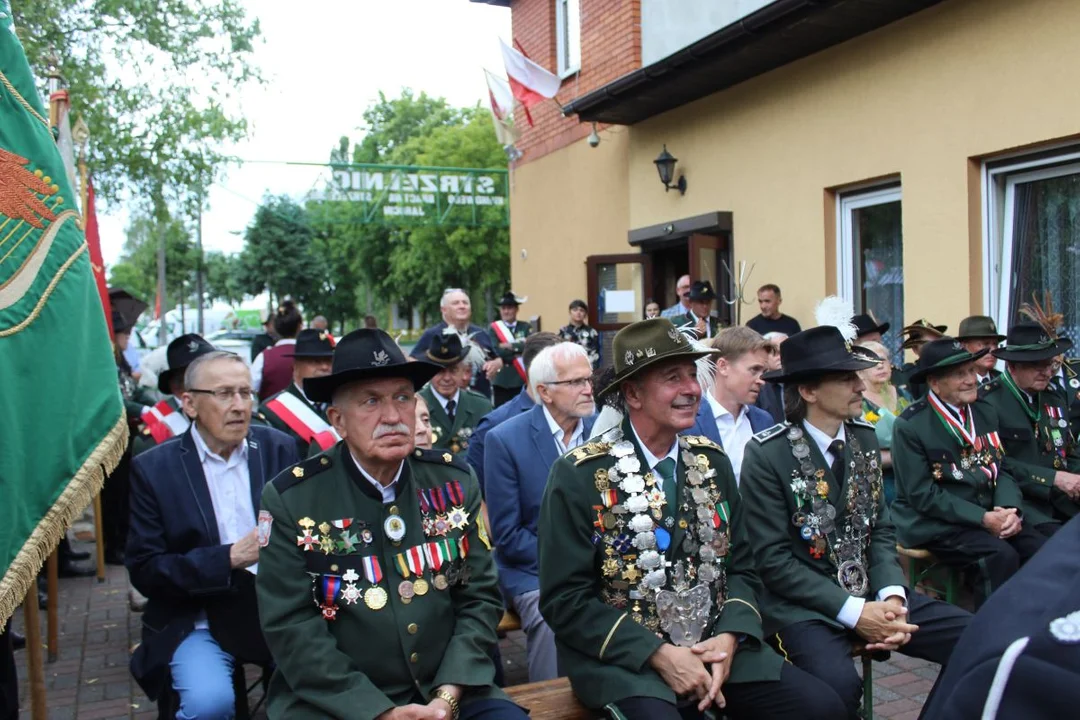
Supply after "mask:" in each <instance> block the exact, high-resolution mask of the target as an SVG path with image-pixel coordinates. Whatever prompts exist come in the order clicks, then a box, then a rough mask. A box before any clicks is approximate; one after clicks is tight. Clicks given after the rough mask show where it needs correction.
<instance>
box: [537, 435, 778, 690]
mask: <svg viewBox="0 0 1080 720" xmlns="http://www.w3.org/2000/svg"><path fill="white" fill-rule="evenodd" d="M623 433H624V437H626V438H627V439H630V441H631V442H633V437H634V435H633V432H632V431H631V429H630V424H629V420H627V421H626V422H624V424H623ZM685 439H686V441H687V442H688V446H689V452H690V453H691V454H692V455H696V456H698V457H703V458H704V459H705V460H706V461H707V462H708V463H709V465H710V466H711V467H712V468H714V469H715V470H716V476H715V478H714V480H713V482H714V483H715V488H716V490H717V491H719V494H720V498H721V500H722V501H723V502H726V503H727V505H726V507H728V508H730V515H729V518H730V522H728V524H727V525H726V530H725V529H724V526H721V530H720V531H718V532H726V533H727V537H728V549H727V554H726V556H724V557H723V558H722V561H723V563H724V566H725V568H726V572H727V597H726V598H717V597H716V585H717V584H716V583H714V584H713V587H712V601H713V604H712V614H711V617H712V618H713V619H714V620H713V623H712V625H711V627H706V629H705V632H704V634H703V635H702V639H705V638H708V637H713V636H716V635H719V634H721V633H735V634H737V635H740V636H744V640H743V641H742V643H741V644H740V645H739V649H738V654H737V655H736V657H735V660H734V663H733V665H732V670H731V676H730V677H729V679H728V682H729V683H742V682H756V681H765V680H776V679H778V678H779V676H780V667H781V665H782V663H783V660H782V659H781V658H780V656H779V655H777V654H776V653H775V652H774V651H773V650H772V649H771V648H770V647H769V646H768V645H765V644H764V643H763V642H762V637H763V636H762V630H761V615H760V613H759V611H758V599H757V595H758V592H759V591H760V589H761V581H760V580H759V579H758V577H757V575H756V574H755V573H754V561H753V554H752V551H751V549H750V542H749V539H748V537H747V534H746V516H745V514H744V510H743V504H742V501H741V499H740V497H739V492H738V489H737V487H736V485H735V475H734V473H733V472H732V469H731V462H730V461H729V460H728V459H727V456H726V455H724V453H723V451H722V450H721V449H720V447H719V446H717V445H715V444H713V443H712V442H711V441H709V440H708V439H707V438H704V437H689V436H688V437H686V438H685ZM634 446H635V452H636V456H637V458H638V460H639V461H640V463H641V467H642V473H645V472H646V471H647V468H648V466H647V465H646V463H645V458H644V455H642V453H641V449H640V448H638V447H637V445H636V443H635V444H634ZM610 448H611V445H609V444H607V443H604V442H590V443H588V444H587V445H583V446H581V447H579V448H577V449H575V450H572V451H570V452H569V453H567V454H566V455H564V456H563V457H561V458H560V459H558V460H557V461H555V464H554V465H553V466H552V468H551V474H550V475H549V476H548V484H547V489H546V491H545V493H544V500H543V503H542V504H541V507H540V522H539V528H538V533H537V535H538V552H539V566H540V611H541V613H543V615H544V619H545V620H546V621H547V623H548V625H549V626H550V627H551V629H552V630H553V631H554V632H555V644H556V646H557V648H558V652H559V667H560V669H561V670H562V671H563V672H565V673H566V674H567V675H568V676H569V678H570V682H571V684H572V685H573V688H574V692H575V694H576V695H577V697H578V698H579V699H580V700H581V702H583V703H584V704H585V705H587V706H589V707H592V708H599V707H602V706H604V705H606V704H608V703H611V702H615V701H617V700H620V699H623V698H627V697H632V696H645V697H655V698H660V699H663V700H666V701H668V702H674V701H675V693H674V692H673V691H672V690H671V688H670V687H668V685H667V684H666V683H665V682H664V681H663V679H662V678H661V677H660V675H659V674H657V673H656V671H655V670H653V669H652V668H651V667H650V666H649V664H648V659H649V657H650V656H651V655H652V654H653V653H654V652H655V651H656V650H657V648H659V647H660V645H661V644H662V643H663V642H665V641H666V638H665V637H664V636H662V635H660V634H659V633H660V630H659V622H658V619H657V616H656V614H655V605H654V604H653V603H651V602H647V601H645V600H641V601H640V602H638V601H635V600H633V599H628V595H629V592H630V591H632V590H634V589H635V587H636V586H637V579H638V578H634V577H633V575H632V574H631V575H630V576H629V578H628V576H627V571H628V570H629V571H630V572H631V573H634V572H635V571H636V566H635V562H636V559H637V556H638V550H637V549H636V548H634V547H633V546H630V544H629V542H627V543H626V544H625V546H623V547H622V548H621V550H620V549H617V547H616V546H617V545H618V541H617V536H618V535H619V534H621V533H623V532H625V531H623V530H620V529H618V528H610V527H606V526H605V527H604V530H603V531H601V530H598V529H597V528H596V526H595V524H594V523H596V522H598V509H600V510H601V511H602V509H603V503H604V500H602V498H601V493H600V492H598V483H601V480H600V479H601V478H606V477H607V475H606V473H607V470H608V468H610V467H612V466H613V465H615V458H614V457H612V456H611V455H609V454H608V451H609V450H610ZM686 470H687V469H686V467H685V463H684V462H683V461H682V460H680V461H679V463H678V470H677V481H678V491H677V492H678V496H679V497H682V496H683V487H684V486H685V484H686V482H687V479H686ZM601 485H602V483H601ZM611 489H613V490H616V492H617V499H616V500H615V503H614V504H613V506H612V507H615V506H621V504H622V503H623V502H625V501H626V494H625V493H623V492H622V490H619V489H617V488H615V486H611ZM693 512H694V509H693V508H691V509H689V510H682V511H680V513H679V515H678V518H679V519H690V521H693V517H692V513H693ZM626 517H630V515H629V514H628V515H626ZM671 534H672V538H671V544H670V546H669V549H668V551H667V553H666V555H665V557H666V558H667V560H669V561H670V562H671V563H675V562H678V561H679V560H685V559H686V557H687V555H686V553H685V552H684V550H683V547H682V543H683V539H684V535H685V534H686V533H685V531H684V530H682V529H680V526H679V524H676V525H675V526H674V527H673V528H672V531H671ZM609 551H610V552H609ZM639 577H640V576H639ZM628 580H629V582H628ZM670 586H671V571H670V570H669V571H668V584H667V585H666V586H665V587H666V588H668V589H670ZM718 606H719V607H718ZM718 612H719V615H718V614H717V613H718Z"/></svg>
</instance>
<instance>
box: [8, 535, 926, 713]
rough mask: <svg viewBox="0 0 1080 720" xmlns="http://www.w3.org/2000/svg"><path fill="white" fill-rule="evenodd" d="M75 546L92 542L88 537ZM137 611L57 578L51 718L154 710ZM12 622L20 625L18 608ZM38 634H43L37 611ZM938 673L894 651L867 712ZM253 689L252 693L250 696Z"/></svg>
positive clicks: (112, 594)
mask: <svg viewBox="0 0 1080 720" xmlns="http://www.w3.org/2000/svg"><path fill="white" fill-rule="evenodd" d="M76 546H77V547H78V548H79V549H86V550H91V551H92V550H93V546H92V545H89V544H83V543H76ZM139 618H140V616H139V615H138V614H135V613H132V612H130V611H129V610H128V604H127V574H126V572H125V571H124V569H123V568H120V567H111V566H110V567H108V574H107V577H106V582H104V583H101V584H99V583H98V582H97V580H96V579H95V578H78V579H70V580H61V581H60V605H59V619H60V637H59V646H60V654H59V658H58V659H57V661H56V662H55V663H49V664H46V665H45V683H46V688H47V694H48V711H49V712H48V717H49V719H50V720H105V719H107V718H128V719H130V718H140V719H142V718H156V717H157V710H156V707H155V705H154V703H151V702H150V700H149V699H148V698H147V697H146V696H145V695H144V694H143V693H142V691H141V690H140V689H139V687H138V685H136V684H135V681H134V680H132V679H131V675H130V674H129V673H128V656H129V654H130V652H131V649H132V647H134V646H135V644H136V643H137V642H138V640H139V622H140V620H139ZM14 625H15V627H16V628H17V629H19V630H22V629H23V618H22V611H21V610H20V611H19V612H18V613H17V615H16V617H15V621H14ZM41 637H42V640H43V641H44V639H45V637H46V635H45V612H44V611H42V612H41ZM43 654H44V653H43ZM502 655H503V665H504V670H505V673H506V681H507V684H517V683H522V682H526V681H527V673H526V668H525V638H524V636H523V635H522V634H521V633H520V632H515V633H510V635H508V636H507V638H506V639H504V640H503V641H502ZM16 660H17V661H18V663H19V680H20V698H21V699H22V708H23V710H22V713H21V717H22V718H29V717H30V711H29V706H30V695H29V689H28V687H27V671H26V652H25V651H20V652H18V653H16ZM937 673H938V667H937V666H936V665H934V664H932V663H927V662H923V661H921V660H912V659H910V658H906V657H903V656H899V655H894V656H893V658H892V659H891V660H889V661H888V662H884V663H875V664H874V717H875V718H876V719H877V720H915V718H916V717H917V716H918V712H919V709H920V708H921V707H922V704H923V702H924V701H925V700H926V695H927V693H928V692H930V687H931V685H933V682H934V679H935V678H936V677H937ZM260 694H261V691H256V692H255V693H253V694H252V702H253V703H254V702H255V700H256V699H257V698H258V697H259V695H260ZM536 720H543V719H542V718H537V719H536Z"/></svg>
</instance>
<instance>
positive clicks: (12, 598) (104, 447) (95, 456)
mask: <svg viewBox="0 0 1080 720" xmlns="http://www.w3.org/2000/svg"><path fill="white" fill-rule="evenodd" d="M127 443H128V424H127V415H126V413H125V412H124V411H123V410H122V409H121V412H120V419H119V420H118V421H117V422H116V424H115V425H113V427H112V429H111V430H109V433H108V434H107V435H106V436H105V438H104V439H103V440H102V441H101V443H100V444H99V445H98V446H97V447H96V448H94V450H93V452H91V453H90V455H89V457H87V458H86V462H84V463H83V465H82V467H81V468H79V471H78V472H76V473H75V476H74V477H73V478H71V481H70V482H69V483H68V484H67V487H66V488H64V492H62V493H61V494H60V497H59V498H57V499H56V502H55V503H53V506H52V507H51V508H49V511H48V512H47V513H45V517H43V518H42V519H41V521H40V522H38V524H37V527H36V528H34V531H33V532H32V533H30V537H29V538H27V540H26V542H25V543H24V544H23V546H22V549H21V550H19V554H18V555H16V556H15V559H14V560H12V561H11V566H10V567H8V569H7V570H6V571H5V572H4V577H3V579H2V580H0V625H3V623H5V622H7V619H8V618H9V617H11V615H12V613H14V612H15V608H17V607H19V606H20V605H22V603H23V601H24V600H25V599H26V594H27V593H28V592H30V588H31V587H33V584H34V583H35V582H36V581H37V574H38V571H39V570H41V566H42V565H43V564H44V563H45V560H46V559H47V558H48V557H49V555H50V554H51V553H52V551H53V550H54V549H55V548H56V546H57V545H58V544H59V543H60V539H61V538H62V537H63V536H64V533H65V532H67V529H68V526H70V525H71V523H72V522H74V520H75V518H76V517H78V516H79V515H80V514H81V513H82V512H83V511H84V510H86V508H87V506H88V505H89V504H90V502H91V501H92V500H93V499H94V496H95V495H97V494H98V493H99V492H100V491H101V486H102V485H103V484H104V483H105V477H106V476H107V475H109V474H110V473H111V472H112V471H113V470H115V469H116V466H117V465H118V464H119V463H120V459H121V458H122V457H123V455H124V451H125V450H126V449H127Z"/></svg>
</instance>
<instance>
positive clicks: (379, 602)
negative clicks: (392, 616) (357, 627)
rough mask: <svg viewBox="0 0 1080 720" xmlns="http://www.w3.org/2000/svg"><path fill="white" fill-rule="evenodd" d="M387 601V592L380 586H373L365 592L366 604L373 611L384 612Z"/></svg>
mask: <svg viewBox="0 0 1080 720" xmlns="http://www.w3.org/2000/svg"><path fill="white" fill-rule="evenodd" d="M386 600H387V597H386V591H385V590H383V589H382V588H381V587H379V586H378V585H373V586H372V587H369V588H368V589H367V590H366V591H365V592H364V604H365V605H367V606H368V607H369V608H371V609H372V610H382V609H383V608H384V607H386Z"/></svg>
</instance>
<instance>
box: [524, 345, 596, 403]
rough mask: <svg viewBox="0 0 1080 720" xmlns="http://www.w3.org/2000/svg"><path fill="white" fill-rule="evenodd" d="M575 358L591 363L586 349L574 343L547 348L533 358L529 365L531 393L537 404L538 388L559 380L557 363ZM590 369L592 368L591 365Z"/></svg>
mask: <svg viewBox="0 0 1080 720" xmlns="http://www.w3.org/2000/svg"><path fill="white" fill-rule="evenodd" d="M574 358H582V359H583V360H585V362H589V354H588V353H587V352H585V348H583V347H581V346H580V345H578V344H577V343H572V342H561V343H556V344H555V345H551V346H550V347H546V348H544V349H543V350H541V351H540V352H539V353H538V354H537V356H536V357H534V358H533V361H532V363H531V364H530V365H529V392H531V393H532V396H533V397H534V398H536V399H537V402H539V397H540V396H539V395H537V394H536V386H537V385H544V384H547V383H550V382H554V381H555V380H558V379H559V377H558V375H559V373H558V371H557V370H556V368H555V363H556V361H559V360H562V361H570V360H573V359H574ZM589 367H590V368H591V367H592V365H591V363H590V365H589Z"/></svg>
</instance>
